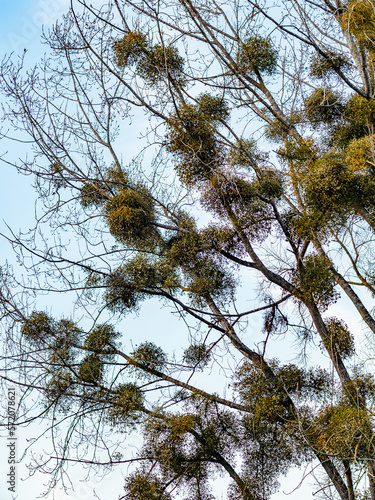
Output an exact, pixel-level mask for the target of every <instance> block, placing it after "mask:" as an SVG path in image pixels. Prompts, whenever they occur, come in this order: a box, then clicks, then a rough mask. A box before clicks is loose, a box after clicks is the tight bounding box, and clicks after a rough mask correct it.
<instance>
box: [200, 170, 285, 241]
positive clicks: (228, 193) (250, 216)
mask: <svg viewBox="0 0 375 500" xmlns="http://www.w3.org/2000/svg"><path fill="white" fill-rule="evenodd" d="M225 174H226V175H225ZM264 179H265V181H266V176H264ZM264 187H265V191H266V189H268V187H271V186H270V185H268V186H267V183H265V184H264ZM275 187H276V186H275V185H273V188H275ZM279 188H280V186H279V187H277V189H275V191H274V194H277V191H279ZM261 191H262V185H261V184H260V183H259V180H258V179H253V180H247V179H245V178H243V177H231V176H230V175H229V174H228V173H224V174H222V175H221V174H219V175H217V176H215V177H213V178H212V179H211V181H210V184H209V185H208V186H207V187H206V188H205V190H204V196H203V198H202V205H203V206H204V207H205V208H206V209H207V210H209V211H210V212H213V213H215V214H216V215H218V216H219V217H220V218H222V219H224V220H228V210H227V209H228V208H230V210H231V211H232V212H233V213H234V214H235V216H236V218H237V221H238V223H239V225H240V226H241V227H242V229H243V230H244V231H246V233H247V235H248V237H250V238H253V239H257V240H258V241H261V240H263V239H265V238H266V237H267V236H268V235H269V231H270V225H271V220H272V213H271V209H270V205H269V204H267V203H266V202H264V201H263V200H261V198H260V197H259V196H258V195H261V194H262V192H261ZM263 194H264V195H265V192H264V193H263ZM268 194H271V191H269V192H268Z"/></svg>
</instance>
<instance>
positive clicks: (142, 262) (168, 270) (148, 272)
mask: <svg viewBox="0 0 375 500" xmlns="http://www.w3.org/2000/svg"><path fill="white" fill-rule="evenodd" d="M124 271H125V273H126V276H127V278H128V280H129V282H131V283H132V284H133V286H134V288H135V289H136V290H137V291H139V292H140V291H142V290H144V289H153V288H168V287H170V286H173V285H175V284H176V283H178V279H177V276H176V274H175V273H174V271H173V268H172V266H171V265H169V263H167V262H165V260H163V259H160V260H156V259H150V258H147V257H145V256H144V255H137V256H136V257H134V259H132V260H130V261H129V262H128V263H127V264H126V265H125V267H124Z"/></svg>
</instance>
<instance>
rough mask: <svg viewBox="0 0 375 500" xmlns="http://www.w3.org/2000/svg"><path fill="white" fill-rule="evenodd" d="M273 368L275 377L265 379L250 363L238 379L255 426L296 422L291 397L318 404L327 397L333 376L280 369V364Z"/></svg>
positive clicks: (244, 365) (238, 371) (291, 366)
mask: <svg viewBox="0 0 375 500" xmlns="http://www.w3.org/2000/svg"><path fill="white" fill-rule="evenodd" d="M271 365H272V369H273V372H274V375H275V376H274V377H268V378H267V377H265V375H264V374H263V373H262V372H261V371H260V370H259V369H258V368H256V367H254V366H253V365H252V364H250V363H248V362H245V363H243V364H242V365H241V367H240V368H239V369H238V370H237V372H236V375H235V387H236V389H238V391H239V395H240V398H241V402H242V403H243V404H245V405H246V406H248V408H249V410H250V412H251V415H252V417H251V421H252V422H253V423H254V424H256V425H258V424H260V423H261V422H265V423H267V422H277V421H281V420H283V419H285V418H286V419H290V418H293V408H292V406H291V405H290V402H289V400H288V396H287V395H288V394H289V395H290V396H291V395H293V394H298V397H299V398H300V399H303V400H305V399H307V400H309V399H310V398H313V399H315V400H318V399H320V398H323V397H324V396H325V395H326V393H327V391H328V387H329V374H328V373H326V372H324V371H323V370H321V369H318V370H315V371H313V370H304V369H302V368H299V367H297V366H296V365H293V364H287V365H279V362H278V361H273V362H272V363H271Z"/></svg>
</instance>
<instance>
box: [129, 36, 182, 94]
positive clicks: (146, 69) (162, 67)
mask: <svg viewBox="0 0 375 500" xmlns="http://www.w3.org/2000/svg"><path fill="white" fill-rule="evenodd" d="M183 69H184V59H183V58H182V57H181V56H180V55H179V53H178V50H177V48H176V47H173V46H172V45H168V46H162V45H155V46H154V47H151V48H150V49H149V50H147V51H146V52H145V55H144V57H142V58H140V59H139V62H138V64H137V69H136V71H137V73H138V74H139V76H141V77H142V78H143V79H144V80H145V81H146V82H147V83H149V84H150V85H155V84H157V83H158V82H159V81H161V80H163V78H164V77H166V76H167V77H168V78H169V79H171V80H172V81H173V82H175V83H178V84H179V85H182V84H183Z"/></svg>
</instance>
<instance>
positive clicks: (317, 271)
mask: <svg viewBox="0 0 375 500" xmlns="http://www.w3.org/2000/svg"><path fill="white" fill-rule="evenodd" d="M330 268H331V262H330V260H329V259H328V257H325V256H320V255H308V256H307V257H305V259H304V261H303V266H302V268H300V269H296V270H295V271H294V272H293V273H292V281H293V283H294V284H295V286H296V287H297V290H296V292H295V295H296V297H297V298H298V299H300V300H306V301H308V302H309V301H314V302H315V303H316V304H317V305H318V306H319V307H320V308H321V309H322V310H326V309H327V308H328V307H329V306H330V305H331V304H333V303H335V302H336V301H337V299H338V297H339V294H338V292H336V290H335V285H336V283H335V279H334V276H333V274H332V272H331V269H330Z"/></svg>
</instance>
